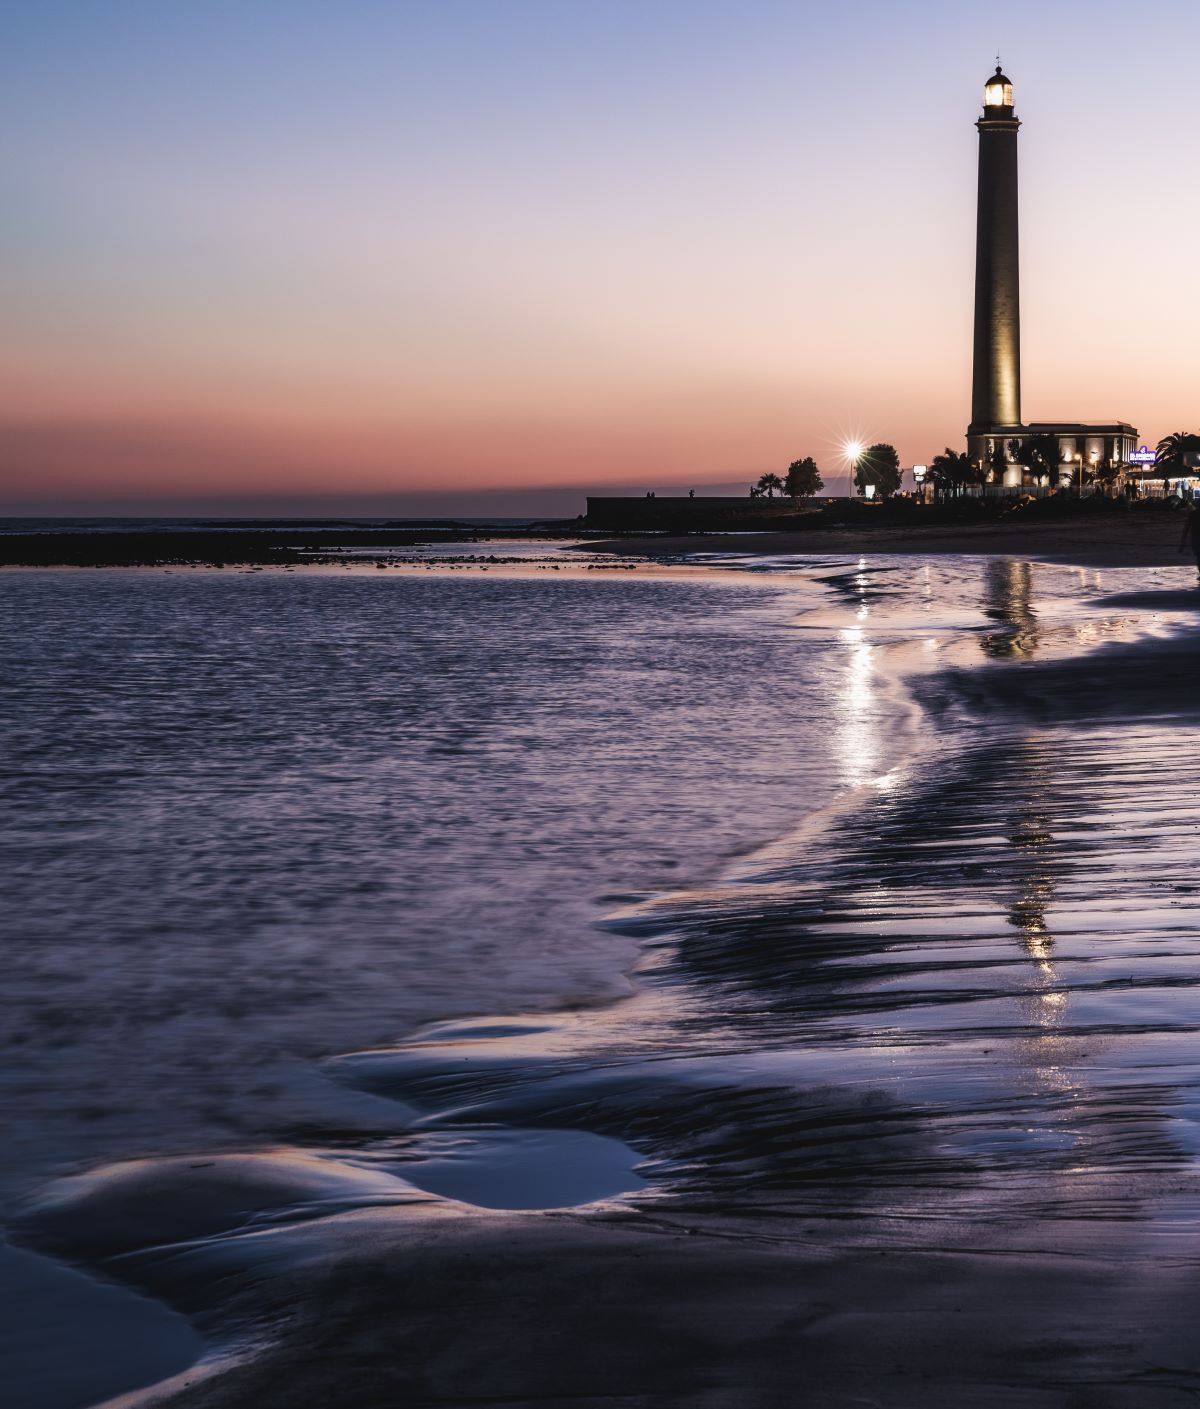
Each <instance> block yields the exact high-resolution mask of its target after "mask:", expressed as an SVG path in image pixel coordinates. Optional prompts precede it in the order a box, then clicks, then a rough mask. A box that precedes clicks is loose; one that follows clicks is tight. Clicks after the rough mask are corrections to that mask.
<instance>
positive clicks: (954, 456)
mask: <svg viewBox="0 0 1200 1409" xmlns="http://www.w3.org/2000/svg"><path fill="white" fill-rule="evenodd" d="M929 478H930V479H931V480H933V482H934V484H936V485H937V487H938V489H940V490H941V492H942V493H943V494H945V493H946V492H947V491H949V490H955V489H958V488H960V487H961V486H962V485H964V484H972V483H975V482H978V480H979V478H980V472H979V469H978V467H977V466H976V465H975V464H974V463H973V462H972V460H971V457H970V456H969V455H968V454H967V453H966V452H965V451H961V450H951V449H950V447H949V446H948V445H947V446H946V448H945V450H944V451H943V452H942V453H941V454H940V455H935V456H934V457H933V459H932V460H930V462H929Z"/></svg>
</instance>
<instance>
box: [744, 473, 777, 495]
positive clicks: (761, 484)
mask: <svg viewBox="0 0 1200 1409" xmlns="http://www.w3.org/2000/svg"><path fill="white" fill-rule="evenodd" d="M755 489H757V490H758V495H763V494H765V495H766V496H767V498H768V499H771V498H773V497H774V495H775V491H776V490H778V491H779V493H780V494H782V493H783V480H781V479H780V478H779V476H778V475H774V474H767V475H760V476H759V479H758V483H757V484H756V485H755V486H754V489H751V491H750V493H751V494H752V495H754V490H755ZM758 495H754V497H755V498H757V497H758Z"/></svg>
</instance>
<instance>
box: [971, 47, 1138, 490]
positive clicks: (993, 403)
mask: <svg viewBox="0 0 1200 1409" xmlns="http://www.w3.org/2000/svg"><path fill="white" fill-rule="evenodd" d="M975 126H976V128H977V129H978V131H979V192H978V205H977V217H976V227H975V344H974V364H973V369H972V376H971V424H970V425H969V426H968V427H967V454H968V455H969V456H970V458H971V460H972V462H973V463H974V464H975V465H977V466H978V467H979V469H980V471H981V475H982V478H983V479H984V481H985V484H986V485H987V486H991V488H990V489H987V490H986V492H989V493H991V492H1004V491H1008V492H1012V493H1024V492H1030V491H1032V492H1034V493H1045V492H1049V491H1050V490H1053V489H1070V488H1075V489H1076V490H1078V491H1079V492H1083V490H1084V488H1085V486H1089V485H1090V486H1092V487H1093V488H1094V487H1095V486H1096V485H1098V484H1099V485H1104V486H1108V487H1109V488H1112V487H1113V486H1115V485H1116V484H1117V483H1118V482H1119V481H1120V480H1122V479H1123V478H1124V477H1125V476H1126V474H1127V472H1128V467H1129V457H1130V455H1131V454H1132V453H1133V452H1134V450H1135V449H1136V447H1137V431H1136V429H1135V428H1134V427H1133V426H1131V425H1130V424H1129V423H1128V421H1105V422H1102V423H1096V422H1085V421H1033V422H1029V423H1027V424H1022V422H1021V278H1020V262H1019V258H1018V250H1017V244H1018V223H1017V133H1018V131H1019V130H1020V127H1021V124H1020V122H1019V121H1018V120H1017V113H1016V109H1015V108H1014V106H1013V86H1012V80H1011V79H1009V78H1008V77H1007V76H1006V75H1005V74H1004V73H1003V72H1002V70H1001V68H1000V64H999V61H997V63H996V72H995V73H994V74H992V75H991V76H990V77H989V78H988V80H987V82H986V83H985V84H984V85H983V116H982V117H980V118H979V119H978V120H977V121H976V123H975ZM1032 437H1038V438H1039V439H1040V442H1041V446H1042V452H1043V453H1042V454H1040V455H1038V456H1037V457H1029V456H1027V455H1026V454H1025V453H1024V452H1023V450H1022V442H1025V441H1027V440H1029V439H1030V438H1032ZM1050 437H1053V438H1054V440H1056V441H1057V442H1058V454H1057V462H1056V463H1050V464H1047V459H1046V456H1045V453H1044V452H1045V447H1046V444H1047V442H1048V441H1049V439H1050ZM1029 458H1033V459H1034V463H1033V464H1032V465H1031V464H1029V463H1026V460H1027V459H1029ZM1050 458H1051V460H1053V459H1054V457H1053V456H1051V457H1050Z"/></svg>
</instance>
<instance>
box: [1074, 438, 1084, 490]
mask: <svg viewBox="0 0 1200 1409" xmlns="http://www.w3.org/2000/svg"><path fill="white" fill-rule="evenodd" d="M1075 458H1076V460H1078V461H1079V498H1080V501H1081V502H1082V500H1083V451H1082V450H1077V451H1076V452H1075Z"/></svg>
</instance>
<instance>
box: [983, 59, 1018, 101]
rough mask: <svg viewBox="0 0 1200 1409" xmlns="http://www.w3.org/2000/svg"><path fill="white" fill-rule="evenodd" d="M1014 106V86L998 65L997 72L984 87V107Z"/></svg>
mask: <svg viewBox="0 0 1200 1409" xmlns="http://www.w3.org/2000/svg"><path fill="white" fill-rule="evenodd" d="M1012 105H1013V89H1012V84H1011V83H1010V82H1009V81H1008V79H1007V78H1005V76H1004V75H1003V74H1002V73H1001V72H1000V65H999V64H997V65H996V72H995V73H994V74H993V75H992V76H991V78H989V79H988V81H987V82H986V83H985V84H984V86H983V106H984V107H985V108H1011V107H1012Z"/></svg>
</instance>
